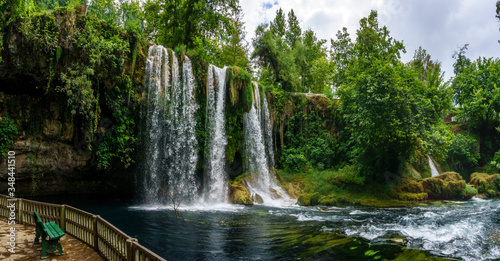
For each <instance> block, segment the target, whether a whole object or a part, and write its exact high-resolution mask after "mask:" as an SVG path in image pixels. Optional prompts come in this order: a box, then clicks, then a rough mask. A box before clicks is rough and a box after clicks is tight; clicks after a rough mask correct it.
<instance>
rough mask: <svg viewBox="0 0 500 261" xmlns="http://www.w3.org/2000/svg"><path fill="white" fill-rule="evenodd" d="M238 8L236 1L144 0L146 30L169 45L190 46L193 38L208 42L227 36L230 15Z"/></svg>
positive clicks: (157, 40) (229, 27) (192, 45)
mask: <svg viewBox="0 0 500 261" xmlns="http://www.w3.org/2000/svg"><path fill="white" fill-rule="evenodd" d="M238 8H239V1H238V0H148V1H147V2H146V3H145V14H146V15H145V16H146V17H145V18H146V22H147V24H146V25H147V26H146V32H147V33H149V35H150V37H151V38H152V40H156V42H158V43H161V44H164V45H167V46H171V47H175V46H178V45H184V46H186V47H187V48H194V47H195V46H196V45H197V43H196V42H197V41H202V42H203V43H207V44H210V43H211V41H212V40H215V41H219V40H225V39H227V38H228V36H229V31H230V30H229V29H231V28H232V27H233V24H232V20H231V14H232V13H233V12H235V11H237V10H238Z"/></svg>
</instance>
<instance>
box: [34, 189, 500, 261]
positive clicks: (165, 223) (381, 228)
mask: <svg viewBox="0 0 500 261" xmlns="http://www.w3.org/2000/svg"><path fill="white" fill-rule="evenodd" d="M40 200H44V201H52V202H55V203H62V202H61V200H64V203H66V204H70V205H74V206H76V207H79V208H82V209H84V210H87V211H89V212H92V213H95V214H99V215H101V216H102V217H103V218H105V219H107V220H108V221H110V222H111V223H112V224H114V225H116V226H117V227H118V228H120V229H122V230H123V231H124V232H125V233H127V234H129V235H130V236H133V237H136V238H138V239H139V242H140V243H141V244H142V245H145V246H146V247H148V248H150V249H151V250H153V251H154V252H156V253H158V254H159V255H161V256H163V257H165V258H167V259H168V260H236V259H238V260H242V259H243V260H290V259H302V260H377V259H380V260H382V259H384V258H385V259H389V260H390V259H394V258H396V257H397V256H398V255H399V254H400V253H402V252H403V251H405V250H404V249H406V248H411V249H418V250H423V251H424V254H425V255H427V256H437V257H445V258H452V259H457V258H461V259H462V260H491V259H496V258H500V201H499V200H480V199H472V200H470V201H468V202H466V203H465V204H459V205H445V206H427V207H414V208H370V207H328V208H318V207H299V206H289V207H286V208H273V207H266V206H257V205H256V206H237V205H227V204H221V205H217V206H204V205H197V206H191V207H187V206H181V208H180V209H179V211H180V212H181V214H182V219H176V218H175V214H174V211H173V209H172V208H170V207H168V206H161V205H134V204H133V201H132V200H121V199H114V200H105V201H103V200H102V199H88V198H87V199H85V200H83V199H82V198H81V197H80V198H79V199H71V198H69V199H68V198H67V197H65V198H64V199H57V198H52V199H47V198H44V199H40ZM58 201H59V202H58ZM405 253H406V252H405ZM417 253H418V252H417ZM420 254H422V253H420Z"/></svg>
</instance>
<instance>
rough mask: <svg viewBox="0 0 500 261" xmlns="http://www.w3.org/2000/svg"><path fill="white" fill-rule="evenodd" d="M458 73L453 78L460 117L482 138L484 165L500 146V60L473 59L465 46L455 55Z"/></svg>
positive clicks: (481, 149)
mask: <svg viewBox="0 0 500 261" xmlns="http://www.w3.org/2000/svg"><path fill="white" fill-rule="evenodd" d="M455 59H456V62H455V64H454V67H455V68H454V69H455V71H456V73H457V74H456V76H455V78H453V81H452V88H453V91H454V94H453V99H454V102H455V103H456V104H457V105H459V112H458V116H459V118H460V119H462V120H463V121H465V122H467V124H468V126H469V129H470V130H471V131H472V133H473V134H474V135H476V136H478V138H479V145H480V146H479V148H480V152H481V160H482V161H483V162H481V163H482V164H484V163H488V162H489V160H490V159H491V157H492V155H493V154H494V153H495V152H496V151H497V150H498V148H499V147H500V135H499V133H498V132H497V130H496V128H498V127H499V126H500V115H499V112H500V85H499V84H498V83H499V82H500V59H498V58H496V59H493V58H484V57H479V58H478V59H476V60H475V61H470V60H469V59H468V58H466V57H465V47H464V48H461V49H460V51H459V52H458V53H457V54H456V55H455Z"/></svg>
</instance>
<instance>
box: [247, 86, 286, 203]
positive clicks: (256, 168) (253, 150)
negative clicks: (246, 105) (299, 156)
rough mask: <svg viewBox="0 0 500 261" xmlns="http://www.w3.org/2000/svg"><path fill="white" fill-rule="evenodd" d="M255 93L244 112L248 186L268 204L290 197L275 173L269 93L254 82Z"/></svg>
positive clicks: (253, 195)
mask: <svg viewBox="0 0 500 261" xmlns="http://www.w3.org/2000/svg"><path fill="white" fill-rule="evenodd" d="M252 93H253V103H252V107H251V109H250V111H249V112H248V113H245V114H244V115H243V130H244V139H245V167H246V170H247V172H249V173H250V177H249V178H248V183H247V186H248V189H249V192H250V194H251V195H252V197H253V198H254V200H255V198H256V197H257V195H258V196H260V197H261V198H262V200H263V202H264V203H265V204H269V203H271V204H273V203H276V202H279V201H281V200H283V199H287V198H288V195H287V194H286V193H285V192H284V191H283V189H282V188H281V187H279V186H278V185H277V181H276V179H275V177H274V172H273V167H274V155H273V148H272V134H271V123H270V119H269V110H268V107H267V100H266V97H265V95H264V94H262V95H261V93H260V90H259V86H258V84H257V83H255V82H254V89H253V92H252ZM261 101H262V102H261Z"/></svg>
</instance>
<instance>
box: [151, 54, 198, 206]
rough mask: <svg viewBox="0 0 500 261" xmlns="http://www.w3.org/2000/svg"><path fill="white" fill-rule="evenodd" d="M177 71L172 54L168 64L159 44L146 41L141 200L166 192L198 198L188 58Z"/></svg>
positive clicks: (187, 198)
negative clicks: (144, 128)
mask: <svg viewBox="0 0 500 261" xmlns="http://www.w3.org/2000/svg"><path fill="white" fill-rule="evenodd" d="M182 70H183V71H182V75H181V74H180V73H179V71H180V70H179V63H178V60H177V57H176V56H175V53H173V56H172V67H170V66H169V55H168V51H167V49H166V48H164V47H163V46H160V45H158V46H151V47H150V48H149V51H148V58H147V61H146V68H145V74H146V75H145V79H144V86H145V89H146V91H147V97H148V107H147V110H146V114H147V115H146V130H145V131H146V132H147V135H145V136H146V137H145V138H146V141H145V143H146V155H145V156H146V157H148V158H149V159H148V160H147V163H146V164H145V167H144V171H143V173H144V174H143V181H142V187H143V188H142V191H143V193H144V198H143V200H144V201H145V202H146V203H161V202H162V201H163V200H165V198H166V194H169V195H175V197H176V198H177V199H180V200H182V201H183V202H191V201H193V200H195V199H196V197H197V190H198V185H197V183H196V179H195V168H196V164H197V161H198V155H197V145H198V143H197V140H196V136H195V126H196V118H195V115H194V113H195V112H196V110H197V109H198V105H197V104H196V101H195V96H194V90H195V85H194V76H193V72H192V66H191V61H190V60H189V58H188V57H187V56H186V57H185V60H184V62H183V66H182Z"/></svg>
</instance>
